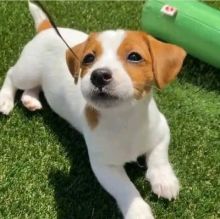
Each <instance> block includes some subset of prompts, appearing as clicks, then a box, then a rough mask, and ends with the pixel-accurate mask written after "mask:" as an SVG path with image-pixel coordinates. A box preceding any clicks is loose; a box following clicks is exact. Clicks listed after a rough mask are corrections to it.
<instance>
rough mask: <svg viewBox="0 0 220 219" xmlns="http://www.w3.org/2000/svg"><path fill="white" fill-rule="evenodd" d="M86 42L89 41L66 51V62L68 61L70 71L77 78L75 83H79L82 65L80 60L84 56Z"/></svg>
mask: <svg viewBox="0 0 220 219" xmlns="http://www.w3.org/2000/svg"><path fill="white" fill-rule="evenodd" d="M86 43H87V41H85V42H83V43H80V44H78V45H76V46H74V47H72V48H71V50H72V51H71V50H70V49H68V50H67V51H66V63H67V66H68V68H69V71H70V73H71V74H72V76H73V78H74V80H75V83H77V81H78V77H79V74H80V65H81V63H80V62H81V58H82V56H83V52H84V49H85V46H86ZM73 53H74V54H75V55H74V54H73Z"/></svg>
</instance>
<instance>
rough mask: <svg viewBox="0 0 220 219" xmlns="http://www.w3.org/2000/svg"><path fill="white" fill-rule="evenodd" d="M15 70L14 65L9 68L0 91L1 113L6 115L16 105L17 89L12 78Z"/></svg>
mask: <svg viewBox="0 0 220 219" xmlns="http://www.w3.org/2000/svg"><path fill="white" fill-rule="evenodd" d="M13 71H14V68H13V67H12V68H10V69H9V70H8V72H7V75H6V78H5V81H4V83H3V86H2V88H1V91H0V113H2V114H4V115H8V114H9V113H10V112H11V111H12V109H13V107H14V97H15V92H16V90H17V89H16V87H15V86H14V84H13V82H12V80H11V75H12V73H13Z"/></svg>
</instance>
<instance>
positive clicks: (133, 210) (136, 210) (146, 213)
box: [125, 198, 154, 219]
mask: <svg viewBox="0 0 220 219" xmlns="http://www.w3.org/2000/svg"><path fill="white" fill-rule="evenodd" d="M125 219H154V217H153V214H152V212H151V209H150V207H149V205H148V204H147V203H146V202H145V201H144V200H143V199H139V198H138V199H135V200H134V201H133V202H132V203H131V204H130V206H129V209H128V211H127V212H126V213H125Z"/></svg>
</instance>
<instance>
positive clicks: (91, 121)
mask: <svg viewBox="0 0 220 219" xmlns="http://www.w3.org/2000/svg"><path fill="white" fill-rule="evenodd" d="M85 116H86V119H87V122H88V125H89V127H90V128H91V129H94V128H95V127H96V126H97V125H98V122H99V117H100V113H99V112H98V111H97V110H96V109H95V108H93V107H92V106H89V105H86V108H85Z"/></svg>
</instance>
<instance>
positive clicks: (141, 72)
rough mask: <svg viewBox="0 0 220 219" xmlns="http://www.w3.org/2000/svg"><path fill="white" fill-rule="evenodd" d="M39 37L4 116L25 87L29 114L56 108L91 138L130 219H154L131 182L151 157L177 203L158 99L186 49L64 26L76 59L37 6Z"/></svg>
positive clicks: (97, 162) (96, 163)
mask: <svg viewBox="0 0 220 219" xmlns="http://www.w3.org/2000/svg"><path fill="white" fill-rule="evenodd" d="M29 9H30V12H31V14H32V16H33V18H34V21H35V26H36V29H37V31H38V32H39V33H38V34H37V35H36V36H35V37H34V38H33V39H32V40H31V41H30V42H29V43H28V44H27V45H26V46H25V48H24V50H23V51H22V53H21V56H20V58H19V60H18V61H17V63H16V64H15V65H14V66H13V67H11V68H10V69H9V71H8V73H7V75H6V79H5V81H4V84H3V87H2V89H1V92H0V112H1V113H3V114H9V113H10V112H11V110H12V109H13V106H14V96H15V93H16V90H17V89H21V90H24V93H23V95H22V102H23V104H24V106H25V107H26V108H28V109H29V110H32V111H34V110H37V109H40V108H42V105H41V103H40V100H39V92H40V90H42V91H43V92H44V95H45V97H46V99H47V101H48V103H49V105H50V107H51V108H52V109H53V110H54V111H55V112H56V113H57V114H58V115H60V116H61V117H62V118H64V119H65V120H67V121H68V122H69V123H70V124H71V125H72V126H73V127H75V128H76V129H77V130H78V131H79V132H81V133H82V134H83V136H84V138H85V141H86V144H87V147H88V154H89V159H90V163H91V167H92V170H93V172H94V174H95V175H96V177H97V179H98V181H99V182H100V184H101V185H102V186H103V187H104V188H105V190H106V191H107V192H109V193H110V194H111V195H112V196H113V197H114V198H115V200H116V201H117V204H118V206H119V208H120V210H121V212H122V214H123V216H124V218H126V219H152V218H153V215H152V212H151V209H150V207H149V205H148V204H147V203H146V202H145V201H144V200H143V198H142V197H141V196H140V193H139V192H138V191H137V189H136V188H135V186H134V184H133V183H132V182H131V181H130V179H129V178H128V176H127V174H126V172H125V170H124V167H123V166H124V164H125V163H126V162H131V161H136V159H137V157H138V156H139V155H142V154H145V155H146V164H147V166H148V170H147V172H146V178H147V179H148V180H149V182H150V184H151V187H152V190H153V192H154V193H155V194H156V195H158V196H159V197H164V198H167V199H169V200H171V199H172V198H176V196H177V195H178V192H179V183H178V179H177V177H176V176H175V174H174V171H173V169H172V167H171V165H170V163H169V160H168V145H169V141H170V131H169V127H168V124H167V121H166V119H165V117H164V116H163V114H162V113H160V111H159V110H158V108H157V105H156V103H155V100H154V98H153V96H152V85H153V84H156V86H158V87H159V88H160V89H162V88H163V87H164V86H165V85H167V84H168V83H169V82H170V81H172V80H173V79H174V78H175V77H176V75H177V74H178V72H179V71H180V68H181V66H182V63H183V60H184V58H185V55H186V53H185V51H184V50H183V49H181V48H179V47H178V46H175V45H171V44H166V43H163V42H160V41H158V40H156V39H155V38H153V37H152V36H150V35H148V34H146V33H144V32H137V31H125V30H109V31H104V32H100V33H92V34H90V35H89V36H88V35H87V34H85V33H83V32H80V31H77V30H73V29H67V28H59V31H60V32H61V34H62V36H63V37H64V39H65V40H66V41H67V42H68V44H69V45H71V46H73V47H72V50H73V51H74V53H75V54H76V55H77V57H75V56H73V54H72V52H71V51H70V50H67V48H66V45H65V44H64V43H63V42H62V41H61V39H60V38H59V37H58V36H57V35H56V33H55V32H54V30H53V29H52V28H51V24H50V22H49V20H48V19H47V17H46V15H45V14H44V13H43V12H42V10H41V9H40V8H39V7H38V6H36V5H35V4H33V3H29Z"/></svg>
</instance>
